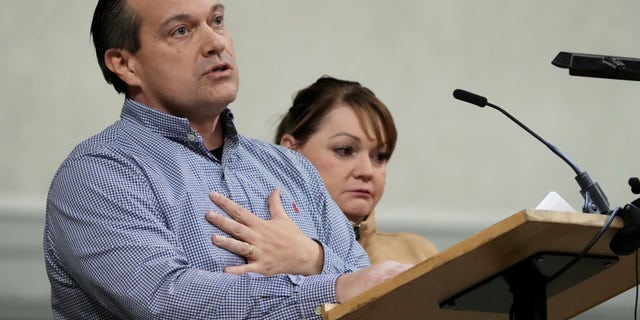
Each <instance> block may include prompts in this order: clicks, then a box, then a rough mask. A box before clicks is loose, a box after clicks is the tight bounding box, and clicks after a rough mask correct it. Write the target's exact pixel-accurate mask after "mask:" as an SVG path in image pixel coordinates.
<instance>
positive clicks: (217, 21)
mask: <svg viewBox="0 0 640 320" xmlns="http://www.w3.org/2000/svg"><path fill="white" fill-rule="evenodd" d="M223 23H224V17H223V16H218V17H215V18H214V19H213V24H215V25H217V26H219V25H222V24H223Z"/></svg>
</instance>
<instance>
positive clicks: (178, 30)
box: [173, 27, 189, 36]
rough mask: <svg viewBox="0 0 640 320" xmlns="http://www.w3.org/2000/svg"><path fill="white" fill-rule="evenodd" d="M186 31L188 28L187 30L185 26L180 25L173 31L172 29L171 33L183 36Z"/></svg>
mask: <svg viewBox="0 0 640 320" xmlns="http://www.w3.org/2000/svg"><path fill="white" fill-rule="evenodd" d="M188 32H189V30H187V28H186V27H180V28H178V29H176V30H175V31H173V34H174V35H178V36H184V35H185V34H187V33H188Z"/></svg>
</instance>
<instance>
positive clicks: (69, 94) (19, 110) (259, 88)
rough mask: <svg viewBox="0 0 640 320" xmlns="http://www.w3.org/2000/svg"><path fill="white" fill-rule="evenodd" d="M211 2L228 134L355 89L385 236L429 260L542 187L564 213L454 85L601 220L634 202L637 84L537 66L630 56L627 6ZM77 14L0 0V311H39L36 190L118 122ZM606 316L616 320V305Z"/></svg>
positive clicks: (637, 32) (539, 176) (84, 8)
mask: <svg viewBox="0 0 640 320" xmlns="http://www.w3.org/2000/svg"><path fill="white" fill-rule="evenodd" d="M225 4H226V6H227V8H228V11H227V12H228V14H227V23H228V26H229V28H230V29H231V32H232V34H233V36H234V40H235V46H236V51H237V54H238V59H239V63H240V73H241V89H240V94H239V97H238V100H237V101H236V102H235V103H234V104H233V105H232V109H233V110H234V112H235V113H236V119H237V123H238V126H239V128H240V131H241V132H242V133H244V134H245V135H247V136H251V137H256V138H260V139H270V137H271V135H272V134H273V126H274V124H275V123H276V122H277V120H278V118H277V117H278V115H279V114H281V113H283V112H284V111H285V110H286V108H287V107H288V106H289V103H290V101H291V96H292V94H293V93H294V92H295V91H296V90H298V89H300V88H302V87H304V86H306V85H308V84H309V83H311V82H312V81H314V80H315V79H316V78H317V77H318V76H320V75H323V74H330V75H333V76H336V77H341V78H347V79H354V80H359V81H361V82H362V83H363V84H364V85H366V86H368V87H370V88H371V89H373V90H374V91H375V92H376V93H377V94H378V96H379V97H380V98H381V99H382V100H383V101H385V102H386V103H387V104H388V106H389V107H390V108H391V110H392V112H393V114H394V116H395V119H396V122H397V125H398V127H399V130H400V137H399V139H400V141H399V145H398V149H397V153H396V154H395V155H394V158H393V159H392V161H391V165H390V171H389V176H388V187H387V194H386V196H385V198H384V199H383V202H382V204H381V207H382V208H381V209H380V210H379V216H380V217H379V219H380V221H381V223H382V224H383V225H384V226H387V227H388V228H389V229H394V230H395V229H399V230H400V229H404V230H413V231H416V232H420V233H423V234H425V235H426V236H429V237H431V238H433V239H434V241H436V243H437V244H438V245H439V246H440V247H441V248H443V249H444V248H446V247H447V246H448V245H450V244H452V243H454V242H457V241H459V240H461V239H462V238H464V237H465V236H466V235H468V234H470V233H472V232H475V231H477V230H480V229H481V228H484V227H486V226H488V225H489V224H492V223H494V222H497V221H498V220H500V219H502V218H504V217H506V216H508V215H510V214H512V213H514V212H516V211H518V210H520V209H522V208H528V207H535V205H536V204H537V203H538V202H539V201H540V200H541V199H542V198H543V197H544V196H545V195H546V193H547V192H549V191H551V190H556V191H558V192H559V193H560V194H561V195H562V196H563V197H564V198H565V199H566V200H567V201H568V202H569V203H570V204H571V205H573V206H574V207H576V208H579V207H580V206H581V205H582V198H581V197H580V195H579V193H578V186H577V184H576V182H575V181H574V176H575V174H574V173H573V171H572V170H571V169H570V168H569V167H568V166H567V165H566V164H565V163H563V162H562V160H560V159H559V158H557V157H556V156H555V155H553V154H552V153H551V152H550V151H549V150H547V149H546V147H544V146H543V145H542V144H540V143H539V142H538V141H536V140H535V139H534V138H533V137H531V136H529V135H528V134H526V133H525V132H524V131H522V130H521V129H520V128H518V127H517V126H516V125H515V124H513V123H512V122H510V121H509V120H508V119H507V118H505V117H504V116H503V115H501V114H499V113H498V112H497V111H495V110H492V109H488V108H485V109H479V108H476V107H474V106H471V105H468V104H465V103H462V102H459V101H457V100H454V99H453V98H452V97H451V92H452V91H453V89H455V88H464V89H468V90H471V91H475V92H477V93H479V94H483V95H486V96H487V97H489V99H490V101H492V102H493V103H495V104H498V105H499V106H501V107H503V108H504V109H506V110H508V111H509V112H511V113H512V114H513V115H514V116H516V117H518V118H519V119H520V120H521V121H522V122H524V123H525V124H527V125H528V126H530V127H531V128H532V129H534V130H535V131H537V132H538V133H539V134H540V135H542V136H543V137H545V138H546V139H548V140H550V141H551V142H552V143H553V144H555V145H556V146H557V147H559V148H560V149H561V150H563V151H564V152H565V153H566V154H567V155H568V156H569V157H570V158H571V159H573V160H574V161H575V162H576V163H577V164H578V166H580V167H581V168H582V169H583V170H587V171H588V172H589V173H590V175H591V177H592V178H593V179H594V180H597V181H598V182H599V183H600V185H601V186H602V188H603V189H604V191H605V192H606V194H607V195H608V197H609V200H610V201H611V204H612V206H619V205H623V204H625V203H627V202H630V201H631V200H633V199H635V197H634V195H632V194H631V193H630V191H629V188H628V186H627V185H626V181H627V179H628V178H629V177H631V176H639V175H640V165H638V159H640V151H638V150H639V149H638V148H637V146H638V137H639V136H640V135H639V134H638V132H637V131H638V129H637V126H636V123H637V119H638V117H639V116H640V109H639V108H638V107H637V106H636V103H637V101H638V99H637V97H638V94H639V92H640V90H639V89H640V83H638V82H632V81H615V80H604V79H593V78H580V77H572V76H569V74H568V72H567V71H566V70H565V69H558V68H556V67H553V66H552V65H551V63H550V62H551V60H552V59H553V58H554V57H555V55H556V54H557V53H558V52H559V51H573V52H583V53H597V54H609V55H618V56H628V57H640V42H639V41H638V39H639V38H640V37H639V36H640V19H638V16H637V13H638V12H639V9H640V2H638V1H632V0H624V1H622V0H619V1H618V0H612V1H583V0H566V1H552V0H541V1H524V0H514V1H506V0H505V1H499V0H491V1H462V0H452V1H426V0H407V1H372V0H349V1H344V0H342V1H338V0H327V1H309V0H272V1H265V0H263V1H233V0H229V1H227V2H225ZM94 5H95V1H86V0H65V1H56V0H53V1H35V0H23V1H3V2H1V3H0V39H1V41H0V58H1V59H0V64H1V66H2V67H1V69H0V70H2V72H0V133H1V134H0V147H1V149H2V153H1V154H0V181H2V183H0V209H1V210H0V222H1V223H2V225H3V226H4V228H5V229H11V230H14V232H13V233H8V232H4V234H1V233H0V239H3V241H0V257H14V258H12V259H14V260H8V259H3V260H2V262H1V263H0V271H2V272H0V274H3V276H0V301H4V302H5V304H6V303H7V301H16V299H17V300H20V299H23V300H25V301H27V300H28V301H40V302H36V303H41V302H42V301H45V302H46V299H47V297H48V292H46V290H47V288H48V287H47V283H46V278H45V277H44V276H43V273H44V270H43V269H42V268H41V265H40V263H41V261H40V259H41V258H40V257H39V256H38V255H39V251H38V250H39V249H38V246H39V243H40V239H39V237H40V234H39V232H40V231H41V230H40V228H41V218H42V214H43V211H44V201H45V200H44V199H45V196H46V191H47V188H48V184H49V182H50V180H51V177H52V175H53V173H54V171H55V169H56V168H57V166H58V165H59V164H60V162H61V161H62V159H63V158H64V157H65V156H66V155H67V154H68V152H69V151H70V150H71V148H72V147H73V146H74V145H75V144H76V143H78V142H79V141H80V140H82V139H84V138H86V137H88V136H89V135H91V134H93V133H96V132H97V131H99V130H100V129H102V128H103V127H105V126H107V125H108V124H110V123H111V122H113V121H114V120H116V119H117V117H118V115H119V109H120V103H121V100H122V98H121V97H120V96H117V95H116V94H115V91H113V90H112V89H111V88H110V87H109V86H107V85H106V83H104V81H103V80H102V77H101V75H100V74H99V70H98V67H97V64H96V62H95V58H94V53H93V51H92V46H91V41H90V37H89V24H90V19H91V13H92V11H93V7H94ZM7 221H11V223H14V224H15V227H13V226H14V225H13V224H10V222H7ZM16 221H18V222H16ZM8 226H12V227H8ZM19 228H28V230H29V232H15V230H19ZM383 228H384V227H383ZM7 234H11V235H12V238H11V239H13V240H11V241H4V239H5V238H7V237H8V236H7ZM21 237H23V239H22V240H23V241H21ZM7 239H8V238H7ZM16 239H17V240H16ZM24 245H27V247H28V249H25V250H26V251H23V250H22V248H23V247H21V246H24ZM17 252H28V253H29V254H30V255H29V257H28V258H24V257H23V256H22V255H21V254H17ZM9 253H13V254H12V255H10V254H9ZM21 259H22V260H21ZM22 263H24V265H26V266H27V267H23V264H22ZM3 277H4V278H3ZM3 282H4V283H3ZM9 285H10V286H9ZM8 287H10V288H11V289H10V290H8V289H4V288H8ZM30 299H31V300H30ZM629 301H630V300H629ZM620 304H621V305H622V306H623V308H624V309H623V312H624V310H627V311H628V312H626V313H623V314H626V315H630V314H631V312H632V308H631V302H628V301H627V300H624V301H623V302H620ZM12 305H14V306H16V305H18V304H14V303H12ZM0 307H2V305H0ZM0 309H2V308H0ZM34 317H35V316H34ZM594 317H596V316H594ZM0 318H2V315H0ZM587 318H588V316H585V318H584V319H587ZM596 318H597V317H596Z"/></svg>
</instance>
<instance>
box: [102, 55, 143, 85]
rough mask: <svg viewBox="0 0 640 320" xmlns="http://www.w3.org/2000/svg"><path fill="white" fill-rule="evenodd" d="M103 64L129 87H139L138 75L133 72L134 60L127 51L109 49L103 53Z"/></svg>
mask: <svg viewBox="0 0 640 320" xmlns="http://www.w3.org/2000/svg"><path fill="white" fill-rule="evenodd" d="M104 63H105V65H106V66H107V68H109V70H111V72H113V73H115V74H116V75H117V76H118V77H119V78H120V79H121V80H122V81H124V82H125V83H126V84H127V85H129V86H130V87H132V86H136V85H139V78H138V74H137V73H136V71H135V63H136V59H135V57H134V56H133V55H132V54H131V53H130V52H129V51H127V50H124V49H113V48H112V49H109V50H107V52H105V53H104Z"/></svg>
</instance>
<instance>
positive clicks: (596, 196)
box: [453, 89, 610, 214]
mask: <svg viewBox="0 0 640 320" xmlns="http://www.w3.org/2000/svg"><path fill="white" fill-rule="evenodd" d="M453 97H454V98H456V99H458V100H461V101H464V102H468V103H471V104H475V105H476V106H478V107H481V108H484V107H485V106H489V107H492V108H494V109H496V110H498V111H500V112H501V113H502V114H504V115H505V116H507V117H508V118H509V119H511V120H512V121H513V122H515V123H516V124H517V125H518V126H520V127H521V128H522V129H524V130H525V131H527V132H528V133H529V134H531V135H532V136H534V137H535V138H536V139H538V141H540V142H542V143H543V144H544V145H545V146H547V148H549V149H551V151H553V153H555V154H556V155H558V156H559V157H560V158H561V159H562V160H564V162H566V163H567V164H568V165H569V166H570V167H571V169H573V171H575V173H576V178H575V179H576V181H577V182H578V185H579V186H580V188H581V190H580V194H581V195H582V197H583V198H584V200H585V203H584V205H583V206H582V212H584V213H594V212H599V213H601V214H609V213H610V210H609V200H607V197H606V196H605V195H604V192H603V191H602V189H601V188H600V186H599V185H598V183H597V182H593V181H592V180H591V177H589V174H588V173H587V172H586V171H582V170H580V168H578V166H576V164H575V163H573V161H571V160H570V159H569V158H568V157H567V156H566V155H564V154H563V153H562V152H561V151H560V150H559V149H558V148H556V147H555V146H554V145H552V144H551V143H549V142H547V141H546V140H544V139H543V138H542V137H540V136H539V135H538V134H536V133H535V132H533V131H532V130H531V129H529V128H528V127H527V126H525V125H524V124H523V123H522V122H520V121H519V120H518V119H516V118H514V117H513V116H512V115H511V114H509V113H508V112H506V111H505V110H503V109H502V108H500V107H498V106H496V105H495V104H493V103H490V102H489V101H488V100H487V98H485V97H483V96H480V95H477V94H475V93H471V92H469V91H465V90H461V89H455V90H454V91H453Z"/></svg>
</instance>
